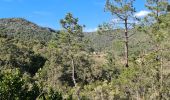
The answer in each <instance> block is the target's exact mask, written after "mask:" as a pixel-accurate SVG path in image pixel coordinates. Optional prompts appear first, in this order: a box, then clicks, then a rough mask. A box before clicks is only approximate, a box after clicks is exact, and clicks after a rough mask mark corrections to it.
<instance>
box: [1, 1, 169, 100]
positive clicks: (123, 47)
mask: <svg viewBox="0 0 170 100" xmlns="http://www.w3.org/2000/svg"><path fill="white" fill-rule="evenodd" d="M113 1H115V2H114V3H117V5H114V4H113V2H111V1H110V0H106V8H105V9H106V11H108V12H110V13H111V15H112V16H113V17H115V16H116V17H118V18H120V19H121V23H122V22H123V25H124V26H123V25H121V27H119V28H113V27H112V26H111V24H109V23H108V24H106V23H104V24H102V25H99V27H98V30H97V31H96V32H83V28H84V26H83V25H80V24H79V20H78V18H76V17H74V15H72V14H71V13H68V14H66V16H65V17H64V18H63V19H61V20H60V24H61V27H62V29H61V30H59V31H56V30H54V29H51V28H45V27H41V26H38V25H36V24H34V23H32V22H30V21H27V20H26V19H22V18H3V19H0V100H170V43H169V42H170V13H169V11H168V7H169V6H168V4H169V3H168V2H166V1H159V0H157V1H155V0H148V1H147V2H146V8H147V9H148V10H150V13H149V14H148V15H147V16H146V17H144V18H140V19H139V18H136V17H135V16H134V15H133V13H134V12H135V11H134V8H133V0H113ZM119 4H120V5H121V7H120V6H118V5H119ZM132 18H133V19H135V21H137V23H136V22H133V21H131V20H132ZM129 22H132V25H131V23H130V24H129ZM116 24H117V23H114V26H115V25H116ZM128 25H129V27H128V28H127V26H128Z"/></svg>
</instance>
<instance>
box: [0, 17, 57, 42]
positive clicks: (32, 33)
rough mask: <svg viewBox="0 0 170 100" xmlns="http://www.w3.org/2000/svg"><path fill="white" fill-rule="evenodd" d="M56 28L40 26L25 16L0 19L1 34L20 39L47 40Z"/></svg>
mask: <svg viewBox="0 0 170 100" xmlns="http://www.w3.org/2000/svg"><path fill="white" fill-rule="evenodd" d="M53 32H55V30H53V29H51V28H45V27H40V26H38V25H36V24H34V23H32V22H30V21H28V20H26V19H23V18H3V19H0V35H1V36H8V37H15V38H18V39H20V40H28V41H29V40H35V41H36V40H37V41H43V42H47V41H49V40H50V39H51V37H52V33H53Z"/></svg>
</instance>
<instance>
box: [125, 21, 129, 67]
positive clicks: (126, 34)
mask: <svg viewBox="0 0 170 100" xmlns="http://www.w3.org/2000/svg"><path fill="white" fill-rule="evenodd" d="M127 21H128V20H127V18H126V19H125V66H126V67H129V62H128V57H129V56H128V53H129V52H128V51H129V50H128V48H129V46H128V42H129V41H128V22H127Z"/></svg>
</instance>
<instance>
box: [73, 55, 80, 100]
mask: <svg viewBox="0 0 170 100" xmlns="http://www.w3.org/2000/svg"><path fill="white" fill-rule="evenodd" d="M71 65H72V80H73V83H74V87H75V89H76V95H77V98H78V100H80V96H79V89H78V90H77V82H76V79H75V66H74V59H73V57H72V59H71Z"/></svg>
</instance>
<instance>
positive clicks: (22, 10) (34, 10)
mask: <svg viewBox="0 0 170 100" xmlns="http://www.w3.org/2000/svg"><path fill="white" fill-rule="evenodd" d="M144 3H145V0H136V3H135V5H134V6H135V7H136V10H137V11H138V14H139V16H140V14H141V15H142V14H143V13H147V12H141V11H145V10H146V8H145V7H144ZM104 5H105V0H0V18H11V17H21V18H25V19H27V20H29V21H32V22H34V23H36V24H38V25H41V26H45V27H51V28H54V29H60V28H61V27H60V24H59V21H60V19H62V18H64V16H65V15H66V13H67V12H71V13H73V15H74V16H75V17H78V18H79V21H80V22H79V23H80V24H83V25H86V29H85V31H94V30H95V29H96V27H97V26H98V25H99V24H101V23H103V22H108V21H110V20H111V19H112V17H111V15H110V13H106V12H104ZM139 12H140V13H139Z"/></svg>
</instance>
